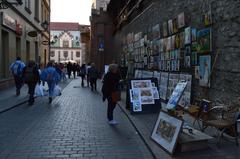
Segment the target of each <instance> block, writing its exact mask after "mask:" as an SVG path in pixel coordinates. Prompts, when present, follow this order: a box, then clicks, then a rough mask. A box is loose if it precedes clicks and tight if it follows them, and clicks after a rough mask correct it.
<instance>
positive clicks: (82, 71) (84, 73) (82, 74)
mask: <svg viewBox="0 0 240 159" xmlns="http://www.w3.org/2000/svg"><path fill="white" fill-rule="evenodd" d="M79 75H80V76H81V78H82V82H81V85H82V87H84V79H85V76H86V65H85V64H82V67H81V68H80V73H79Z"/></svg>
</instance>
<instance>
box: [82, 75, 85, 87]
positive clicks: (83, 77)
mask: <svg viewBox="0 0 240 159" xmlns="http://www.w3.org/2000/svg"><path fill="white" fill-rule="evenodd" d="M81 78H82V82H81V85H82V87H84V79H85V75H84V76H83V75H81Z"/></svg>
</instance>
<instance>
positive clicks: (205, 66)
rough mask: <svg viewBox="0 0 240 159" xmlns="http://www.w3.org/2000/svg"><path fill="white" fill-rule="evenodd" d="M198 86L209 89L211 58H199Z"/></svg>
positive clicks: (206, 56)
mask: <svg viewBox="0 0 240 159" xmlns="http://www.w3.org/2000/svg"><path fill="white" fill-rule="evenodd" d="M199 74H200V79H199V85H200V86H203V87H210V74H211V56H210V55H205V56H200V57H199Z"/></svg>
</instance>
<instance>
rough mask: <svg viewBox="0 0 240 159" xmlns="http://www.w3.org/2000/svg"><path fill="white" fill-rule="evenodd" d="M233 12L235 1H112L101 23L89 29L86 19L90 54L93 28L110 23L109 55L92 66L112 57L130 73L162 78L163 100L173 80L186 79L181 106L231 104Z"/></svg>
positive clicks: (235, 58)
mask: <svg viewBox="0 0 240 159" xmlns="http://www.w3.org/2000/svg"><path fill="white" fill-rule="evenodd" d="M238 9H239V2H237V1H234V0H230V1H227V0H209V1H201V0H182V1H179V0H174V1H171V3H170V2H169V1H168V0H119V1H115V0H111V1H110V3H109V5H108V8H107V12H106V13H104V14H105V16H108V17H109V18H108V20H107V21H106V22H104V23H101V22H100V23H94V17H93V16H92V17H91V20H92V21H91V25H92V26H91V27H92V30H91V49H92V48H95V49H97V48H99V47H98V44H99V43H98V42H97V40H96V38H97V37H99V35H98V34H99V31H97V29H95V28H94V27H96V25H98V26H99V27H97V28H99V29H100V30H101V28H102V27H101V24H104V25H105V24H106V23H108V24H110V23H111V22H112V24H113V26H112V27H113V29H112V30H110V31H109V34H111V35H110V39H111V40H110V41H109V43H110V45H111V46H113V48H112V50H114V54H112V55H111V54H108V55H109V56H111V57H104V59H102V57H101V56H97V55H96V56H97V57H96V59H95V60H98V61H104V60H106V59H107V58H116V57H117V59H118V63H123V65H128V66H130V65H129V64H130V63H131V66H132V67H134V69H131V70H144V71H158V72H160V73H163V74H164V75H166V77H167V82H166V86H164V88H166V90H167V92H165V93H167V94H168V95H170V94H171V90H170V89H171V88H170V87H169V86H168V84H172V81H173V80H172V79H173V76H174V78H175V77H176V78H178V79H174V80H175V81H178V80H179V79H182V78H183V76H185V77H189V78H188V79H189V82H190V85H191V87H188V94H187V95H186V93H185V97H186V96H188V97H187V98H185V99H186V101H187V102H188V103H187V104H186V105H189V103H190V102H193V101H194V100H195V99H199V98H200V99H203V98H205V99H208V100H210V101H216V100H218V101H222V102H226V101H227V102H230V101H234V100H236V98H237V97H239V91H240V85H239V83H240V82H239V79H240V71H239V70H240V65H239V61H240V56H239V55H240V54H239V51H240V42H239V31H238V30H239V29H238V28H239V27H240V23H239V11H238ZM100 16H101V14H100V15H99V14H98V15H97V16H95V17H96V18H98V19H99V18H100ZM104 29H105V28H104ZM96 51H97V50H94V49H92V50H91V55H92V54H94V52H96ZM93 58H94V56H93ZM132 63H133V64H132ZM104 64H107V63H106V62H104ZM190 79H191V80H190ZM171 80H172V81H171ZM168 81H169V82H168ZM172 87H174V86H172ZM169 92H170V93H169ZM160 93H163V92H160ZM166 99H168V98H166Z"/></svg>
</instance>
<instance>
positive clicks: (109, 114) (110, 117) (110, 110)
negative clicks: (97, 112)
mask: <svg viewBox="0 0 240 159" xmlns="http://www.w3.org/2000/svg"><path fill="white" fill-rule="evenodd" d="M107 100H108V108H107V118H108V121H111V120H113V111H114V109H115V107H116V104H117V103H114V102H112V98H111V97H108V98H107Z"/></svg>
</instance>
